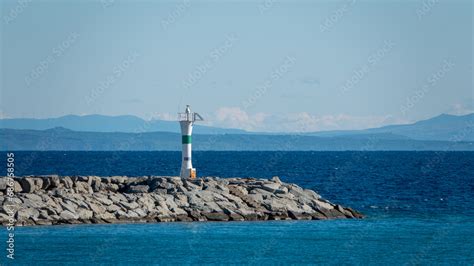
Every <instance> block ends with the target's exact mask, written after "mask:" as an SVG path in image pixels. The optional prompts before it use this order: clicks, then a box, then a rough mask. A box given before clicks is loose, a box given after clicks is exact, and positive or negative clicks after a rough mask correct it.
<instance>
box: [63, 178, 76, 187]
mask: <svg viewBox="0 0 474 266" xmlns="http://www.w3.org/2000/svg"><path fill="white" fill-rule="evenodd" d="M61 184H63V185H64V187H65V188H72V186H73V185H74V182H72V179H71V178H70V177H69V176H64V177H63V178H62V179H61Z"/></svg>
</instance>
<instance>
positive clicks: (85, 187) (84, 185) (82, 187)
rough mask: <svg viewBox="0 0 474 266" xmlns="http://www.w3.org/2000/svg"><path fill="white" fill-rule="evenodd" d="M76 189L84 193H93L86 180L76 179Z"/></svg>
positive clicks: (77, 191)
mask: <svg viewBox="0 0 474 266" xmlns="http://www.w3.org/2000/svg"><path fill="white" fill-rule="evenodd" d="M75 191H76V193H83V194H86V193H90V194H92V193H93V190H92V188H91V187H90V186H89V184H88V183H86V182H83V181H76V183H75Z"/></svg>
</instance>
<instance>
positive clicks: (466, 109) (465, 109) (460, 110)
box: [447, 98, 474, 115]
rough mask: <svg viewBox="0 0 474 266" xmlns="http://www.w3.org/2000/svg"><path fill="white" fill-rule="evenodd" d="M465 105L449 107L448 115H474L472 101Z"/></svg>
mask: <svg viewBox="0 0 474 266" xmlns="http://www.w3.org/2000/svg"><path fill="white" fill-rule="evenodd" d="M470 100H471V101H469V102H467V101H466V103H456V104H453V105H452V106H451V108H450V109H449V110H448V111H447V113H448V114H452V115H467V114H471V113H474V104H473V99H472V98H471V99H470Z"/></svg>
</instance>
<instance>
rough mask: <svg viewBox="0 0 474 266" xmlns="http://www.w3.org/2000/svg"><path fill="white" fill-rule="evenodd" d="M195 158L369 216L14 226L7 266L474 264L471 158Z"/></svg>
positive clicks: (84, 170)
mask: <svg viewBox="0 0 474 266" xmlns="http://www.w3.org/2000/svg"><path fill="white" fill-rule="evenodd" d="M15 158H16V163H17V165H16V172H17V174H18V175H22V174H61V175H88V174H95V175H132V176H136V175H166V174H170V173H174V172H173V171H175V170H176V165H178V166H179V163H180V153H179V152H17V153H16V154H15ZM194 160H195V166H196V167H197V168H198V174H200V175H211V176H216V175H218V176H223V177H230V176H256V177H271V176H273V175H278V176H280V177H281V179H282V180H283V181H285V182H292V183H297V184H299V185H300V186H303V187H305V188H311V189H314V190H316V191H318V192H319V193H320V194H321V195H322V196H323V197H324V198H327V199H329V200H331V201H333V202H337V203H340V204H343V205H346V206H350V207H353V208H355V209H357V210H360V211H362V212H363V213H365V214H366V215H367V217H368V218H367V219H364V220H332V221H272V222H226V223H217V222H209V223H169V224H165V223H163V224H127V225H124V224H122V225H75V226H54V227H27V228H18V227H17V228H16V230H17V232H16V237H15V254H16V259H15V261H14V262H15V264H24V265H54V264H57V265H64V264H71V265H85V264H102V265H130V264H145V265H149V264H209V263H211V264H232V263H233V264H338V265H339V264H346V265H347V264H351V265H352V264H364V265H365V264H372V265H374V264H390V265H400V264H402V265H433V264H437V265H453V264H454V265H473V264H474V208H473V206H474V152H196V153H195V154H194ZM175 174H176V173H175ZM6 233H7V231H6V230H3V231H1V232H0V241H2V243H5V242H4V241H6V240H7V235H6ZM2 238H3V239H5V240H2ZM4 245H6V244H4ZM3 250H4V254H5V255H6V251H5V249H3ZM0 262H1V263H2V264H12V263H11V261H7V260H6V258H5V256H2V257H1V259H0Z"/></svg>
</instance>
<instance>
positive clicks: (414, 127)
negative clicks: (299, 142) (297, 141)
mask: <svg viewBox="0 0 474 266" xmlns="http://www.w3.org/2000/svg"><path fill="white" fill-rule="evenodd" d="M379 133H385V134H394V135H398V136H405V137H408V138H410V139H415V140H443V141H474V113H473V114H468V115H463V116H455V115H447V114H442V115H439V116H437V117H434V118H431V119H427V120H422V121H418V122H416V123H413V124H409V125H391V126H385V127H380V128H372V129H365V130H347V131H325V132H314V133H308V135H311V136H322V137H335V136H354V135H366V134H379Z"/></svg>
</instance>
